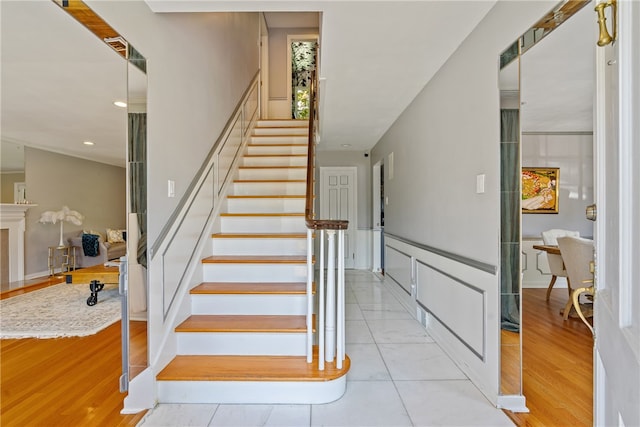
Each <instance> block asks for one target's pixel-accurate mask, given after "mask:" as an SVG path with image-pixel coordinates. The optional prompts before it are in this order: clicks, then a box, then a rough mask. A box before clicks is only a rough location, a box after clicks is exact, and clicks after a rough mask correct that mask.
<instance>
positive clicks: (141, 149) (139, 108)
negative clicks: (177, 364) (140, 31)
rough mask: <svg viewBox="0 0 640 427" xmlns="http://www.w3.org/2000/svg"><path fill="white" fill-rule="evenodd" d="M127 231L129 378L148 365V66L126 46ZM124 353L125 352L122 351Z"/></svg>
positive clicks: (142, 57) (136, 53) (134, 51)
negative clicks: (129, 236) (128, 235)
mask: <svg viewBox="0 0 640 427" xmlns="http://www.w3.org/2000/svg"><path fill="white" fill-rule="evenodd" d="M127 50H128V51H127V96H128V100H127V109H128V114H127V117H128V126H127V165H128V170H127V174H128V179H127V187H128V191H127V198H128V203H127V206H128V214H129V215H128V221H127V230H128V232H129V234H130V235H131V237H132V238H131V239H130V240H129V242H128V251H127V253H128V276H129V277H128V278H129V298H128V307H127V308H126V310H127V311H128V314H129V322H128V327H129V330H128V331H126V332H125V333H126V335H128V338H129V349H128V350H129V358H128V362H129V365H128V366H129V372H128V378H129V379H132V378H134V377H135V376H136V375H138V374H139V373H140V372H142V371H143V370H144V369H145V368H146V367H147V366H148V346H147V331H148V326H147V292H146V289H147V239H146V228H147V181H146V177H147V174H146V161H147V74H146V70H147V63H146V59H145V58H144V56H142V54H140V53H139V52H138V51H137V50H136V49H135V48H134V47H133V46H131V45H127ZM123 351H124V350H123Z"/></svg>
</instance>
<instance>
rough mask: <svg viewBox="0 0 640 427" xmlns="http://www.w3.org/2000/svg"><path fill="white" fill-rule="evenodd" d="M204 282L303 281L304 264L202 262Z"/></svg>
mask: <svg viewBox="0 0 640 427" xmlns="http://www.w3.org/2000/svg"><path fill="white" fill-rule="evenodd" d="M203 279H204V281H205V282H264V281H270V282H287V283H288V282H304V281H306V280H307V266H306V265H305V264H203Z"/></svg>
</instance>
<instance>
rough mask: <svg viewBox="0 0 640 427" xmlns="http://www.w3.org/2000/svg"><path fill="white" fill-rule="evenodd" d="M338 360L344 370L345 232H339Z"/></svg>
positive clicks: (337, 362)
mask: <svg viewBox="0 0 640 427" xmlns="http://www.w3.org/2000/svg"><path fill="white" fill-rule="evenodd" d="M337 313H338V315H337V325H336V326H337V337H336V338H337V339H336V341H337V346H338V348H337V356H336V358H337V360H336V367H337V368H338V369H342V361H343V360H344V354H345V348H344V346H345V336H344V335H345V334H344V327H345V325H344V230H339V231H338V290H337Z"/></svg>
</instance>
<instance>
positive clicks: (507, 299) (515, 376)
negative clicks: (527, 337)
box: [499, 0, 589, 395]
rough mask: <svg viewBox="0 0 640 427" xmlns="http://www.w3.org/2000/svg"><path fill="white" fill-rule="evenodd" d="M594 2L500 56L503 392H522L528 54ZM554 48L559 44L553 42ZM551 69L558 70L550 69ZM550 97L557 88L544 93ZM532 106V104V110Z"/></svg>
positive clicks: (567, 7) (565, 12)
mask: <svg viewBox="0 0 640 427" xmlns="http://www.w3.org/2000/svg"><path fill="white" fill-rule="evenodd" d="M588 3H589V1H568V0H567V1H562V2H560V3H559V4H558V5H556V6H555V7H554V8H553V9H552V10H551V11H549V12H548V13H547V14H545V16H543V17H542V18H541V19H540V20H539V21H538V22H536V23H535V24H534V25H533V26H532V27H531V28H529V29H528V30H527V31H525V33H524V34H523V35H522V36H521V37H519V38H518V40H516V41H515V42H514V43H513V44H511V45H510V46H508V47H507V48H506V49H505V50H504V51H503V52H502V53H501V55H500V58H499V64H500V70H499V85H500V86H499V87H500V119H501V121H500V124H501V139H500V190H501V196H500V207H501V209H500V211H501V220H500V224H501V233H500V235H501V238H500V239H501V241H500V244H501V247H500V248H501V264H500V265H501V270H500V279H501V333H500V343H501V348H500V350H501V353H500V354H501V366H500V394H502V395H522V390H523V388H522V359H523V357H522V356H523V355H522V339H521V338H522V326H523V324H522V300H521V297H520V296H521V291H522V274H521V273H522V270H523V268H524V265H523V259H522V255H521V253H522V252H521V249H522V248H521V246H522V237H523V235H522V234H523V232H522V221H521V207H520V198H521V194H520V180H521V167H522V160H521V159H522V154H521V151H522V150H521V149H522V146H521V143H522V122H523V120H525V118H524V115H525V114H527V115H528V114H530V113H529V112H528V111H527V112H525V111H524V110H523V105H522V100H521V76H522V75H523V74H525V73H526V70H525V67H526V65H525V64H524V63H523V61H521V59H522V57H523V54H525V53H526V52H527V51H528V50H529V49H531V48H532V47H533V46H535V45H536V44H537V43H539V42H540V41H541V40H543V39H544V38H545V37H546V36H547V35H549V34H550V33H551V32H552V31H553V30H554V29H556V28H557V27H558V26H560V25H561V24H562V23H564V22H565V21H566V20H567V19H569V18H570V17H572V16H573V15H575V14H576V13H577V12H578V11H579V10H581V9H582V8H583V7H584V6H585V5H587V4H588ZM550 48H551V49H553V45H552V44H551V47H550ZM547 72H548V73H554V70H552V69H547ZM542 92H544V90H542ZM542 96H546V97H547V98H549V99H553V98H557V97H559V96H561V95H560V94H558V93H557V92H554V93H549V94H544V95H542ZM527 110H528V108H527Z"/></svg>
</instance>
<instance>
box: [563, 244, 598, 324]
mask: <svg viewBox="0 0 640 427" xmlns="http://www.w3.org/2000/svg"><path fill="white" fill-rule="evenodd" d="M558 247H559V248H560V253H561V254H562V259H563V260H564V265H565V267H566V269H567V274H568V277H569V289H570V291H571V297H570V298H569V301H568V302H567V304H566V305H565V307H564V319H565V320H567V318H568V317H569V311H571V307H572V306H573V307H574V308H575V310H576V312H577V313H578V316H580V319H582V321H583V322H584V323H585V325H587V327H588V328H589V329H590V330H591V332H592V333H593V328H592V327H591V325H590V324H589V322H587V319H586V318H585V315H584V313H583V312H582V308H581V307H580V302H579V298H580V295H581V294H584V293H586V294H590V295H593V293H594V287H593V260H594V246H593V240H589V239H583V238H580V237H569V236H566V237H559V238H558ZM585 284H589V285H588V286H585ZM574 287H575V288H574Z"/></svg>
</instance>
